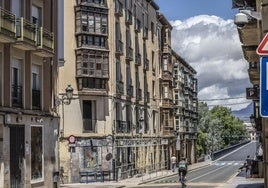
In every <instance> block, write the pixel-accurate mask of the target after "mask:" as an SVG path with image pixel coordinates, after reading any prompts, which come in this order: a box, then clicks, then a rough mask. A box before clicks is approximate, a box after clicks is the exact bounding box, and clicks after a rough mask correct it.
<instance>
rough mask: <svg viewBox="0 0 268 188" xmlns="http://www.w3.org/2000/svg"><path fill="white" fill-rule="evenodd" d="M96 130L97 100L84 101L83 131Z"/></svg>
mask: <svg viewBox="0 0 268 188" xmlns="http://www.w3.org/2000/svg"><path fill="white" fill-rule="evenodd" d="M95 131H96V101H83V132H95Z"/></svg>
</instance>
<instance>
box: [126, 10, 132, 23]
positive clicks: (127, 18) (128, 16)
mask: <svg viewBox="0 0 268 188" xmlns="http://www.w3.org/2000/svg"><path fill="white" fill-rule="evenodd" d="M126 24H127V25H132V13H131V11H130V10H126Z"/></svg>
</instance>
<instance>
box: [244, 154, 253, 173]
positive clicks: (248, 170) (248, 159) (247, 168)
mask: <svg viewBox="0 0 268 188" xmlns="http://www.w3.org/2000/svg"><path fill="white" fill-rule="evenodd" d="M245 162H246V178H248V177H250V173H251V172H250V171H251V165H252V159H251V158H250V156H249V155H248V156H247V158H246V161H245Z"/></svg>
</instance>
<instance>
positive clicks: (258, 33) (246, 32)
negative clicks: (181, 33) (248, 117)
mask: <svg viewBox="0 0 268 188" xmlns="http://www.w3.org/2000/svg"><path fill="white" fill-rule="evenodd" d="M233 8H238V9H239V10H240V9H242V10H243V9H247V10H251V11H253V12H256V13H257V14H258V13H260V14H259V15H260V18H259V19H256V18H253V17H252V16H250V15H248V16H249V22H248V23H247V24H244V25H243V27H241V26H240V25H237V26H238V27H237V30H238V34H239V37H240V41H241V43H242V45H241V46H242V50H243V54H244V57H245V59H246V60H247V61H248V63H249V68H248V75H249V80H250V82H251V83H252V88H248V89H247V98H248V99H252V101H253V103H254V108H253V117H254V122H253V124H254V127H255V129H256V140H257V141H259V143H260V146H261V147H262V148H263V161H259V163H258V170H259V177H264V184H265V187H267V186H268V166H267V164H268V163H267V161H268V153H267V152H268V142H267V123H268V121H267V118H265V117H261V116H260V100H259V99H260V98H259V93H260V56H259V55H258V54H257V53H256V49H257V47H258V45H259V43H260V41H261V40H262V38H263V37H264V36H265V34H266V33H267V31H268V25H267V19H268V18H267V16H268V1H267V0H254V1H249V0H246V1H239V0H233ZM249 92H251V93H252V92H253V93H254V95H250V94H249Z"/></svg>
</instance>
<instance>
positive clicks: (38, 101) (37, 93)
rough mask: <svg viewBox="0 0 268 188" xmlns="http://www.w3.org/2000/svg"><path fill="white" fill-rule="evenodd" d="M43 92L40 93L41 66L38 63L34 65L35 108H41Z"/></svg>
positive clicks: (33, 97)
mask: <svg viewBox="0 0 268 188" xmlns="http://www.w3.org/2000/svg"><path fill="white" fill-rule="evenodd" d="M40 106H41V93H40V67H39V66H38V65H33V66H32V107H33V109H40Z"/></svg>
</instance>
